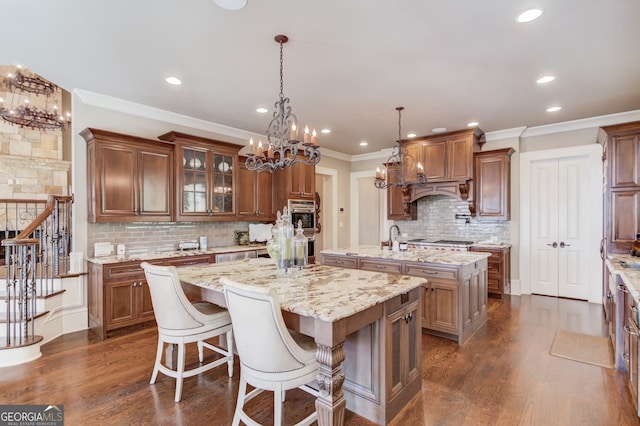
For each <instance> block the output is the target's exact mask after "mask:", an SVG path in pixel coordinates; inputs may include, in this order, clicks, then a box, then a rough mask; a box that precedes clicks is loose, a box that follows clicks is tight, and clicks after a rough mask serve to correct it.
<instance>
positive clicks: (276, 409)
mask: <svg viewBox="0 0 640 426" xmlns="http://www.w3.org/2000/svg"><path fill="white" fill-rule="evenodd" d="M283 395H284V390H282V389H276V390H275V391H274V392H273V426H280V425H282V396H283Z"/></svg>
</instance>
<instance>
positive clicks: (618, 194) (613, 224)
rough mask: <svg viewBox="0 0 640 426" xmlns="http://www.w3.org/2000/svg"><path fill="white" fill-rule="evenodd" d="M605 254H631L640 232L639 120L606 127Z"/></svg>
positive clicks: (602, 140)
mask: <svg viewBox="0 0 640 426" xmlns="http://www.w3.org/2000/svg"><path fill="white" fill-rule="evenodd" d="M599 140H600V142H601V143H602V144H603V146H604V160H605V170H606V173H605V208H604V233H605V236H604V238H605V251H606V253H629V251H630V250H631V247H632V244H633V241H634V240H635V238H636V235H637V234H638V233H640V214H638V212H640V121H636V122H633V123H625V124H619V125H615V126H608V127H603V128H602V131H601V133H600V135H599Z"/></svg>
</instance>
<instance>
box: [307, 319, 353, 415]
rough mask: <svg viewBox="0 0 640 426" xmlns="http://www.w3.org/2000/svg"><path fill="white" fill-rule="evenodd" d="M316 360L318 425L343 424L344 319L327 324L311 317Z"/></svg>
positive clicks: (345, 406) (345, 401)
mask: <svg viewBox="0 0 640 426" xmlns="http://www.w3.org/2000/svg"><path fill="white" fill-rule="evenodd" d="M314 328H315V342H316V346H317V350H316V359H317V360H318V363H319V364H320V372H319V373H318V376H317V381H318V387H319V393H318V397H317V398H316V411H317V412H318V425H319V426H343V425H344V414H345V410H346V408H347V400H346V399H345V398H344V393H343V392H342V384H343V383H344V372H343V371H342V361H344V359H345V353H344V341H345V339H346V325H345V321H343V320H341V321H338V322H335V323H328V322H324V321H321V320H315V324H314Z"/></svg>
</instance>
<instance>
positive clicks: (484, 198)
mask: <svg viewBox="0 0 640 426" xmlns="http://www.w3.org/2000/svg"><path fill="white" fill-rule="evenodd" d="M514 152H515V150H514V149H513V148H505V149H498V150H495V151H483V152H478V153H476V154H475V182H474V188H475V192H476V194H475V198H474V200H475V208H474V209H472V210H473V211H474V212H475V215H476V216H477V217H478V218H480V219H491V220H510V219H511V155H512V154H513V153H514Z"/></svg>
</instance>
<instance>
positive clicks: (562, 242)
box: [560, 241, 571, 248]
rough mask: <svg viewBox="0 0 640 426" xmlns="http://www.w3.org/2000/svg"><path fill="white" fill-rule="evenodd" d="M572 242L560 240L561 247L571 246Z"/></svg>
mask: <svg viewBox="0 0 640 426" xmlns="http://www.w3.org/2000/svg"><path fill="white" fill-rule="evenodd" d="M570 246H571V244H565V243H564V241H560V248H565V247H570Z"/></svg>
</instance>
